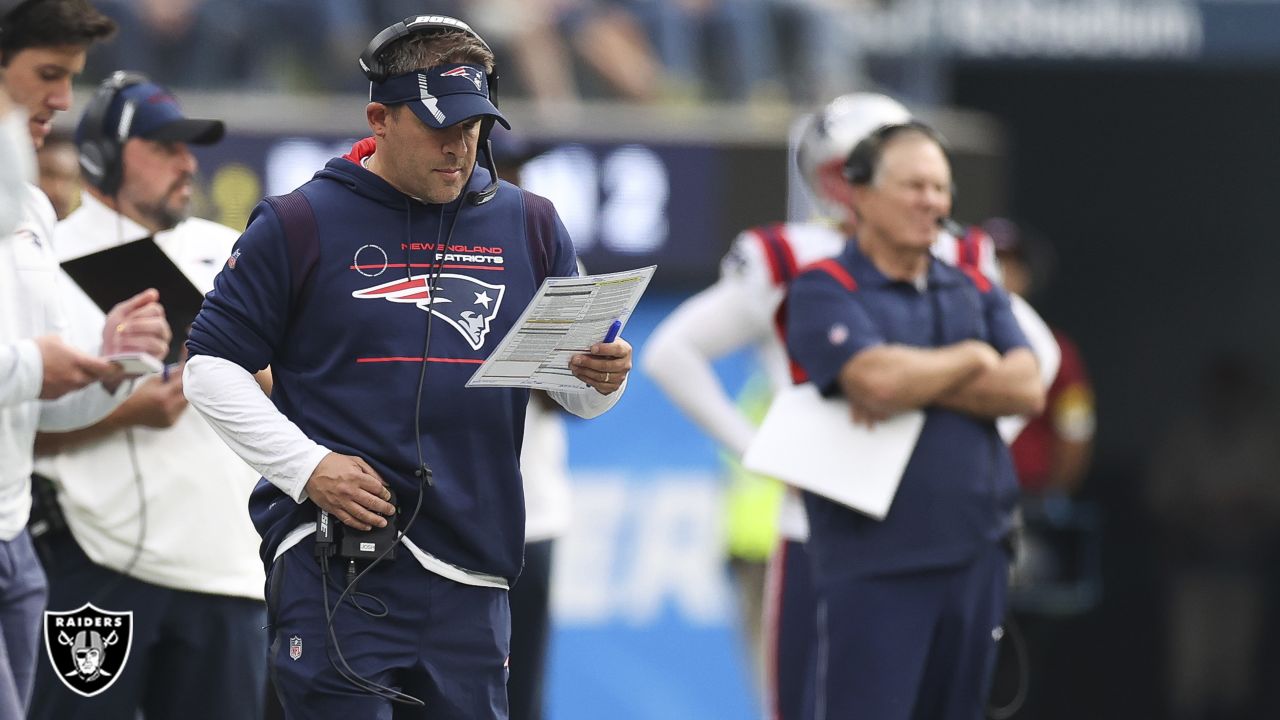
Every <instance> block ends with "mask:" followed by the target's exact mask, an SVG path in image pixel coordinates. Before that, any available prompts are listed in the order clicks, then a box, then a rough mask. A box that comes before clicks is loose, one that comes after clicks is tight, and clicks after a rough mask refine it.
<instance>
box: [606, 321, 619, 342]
mask: <svg viewBox="0 0 1280 720" xmlns="http://www.w3.org/2000/svg"><path fill="white" fill-rule="evenodd" d="M621 329H622V321H621V320H614V321H613V323H612V324H611V325H609V332H606V333H605V334H604V341H605V342H607V343H611V342H613V341H614V340H617V339H618V331H619V330H621Z"/></svg>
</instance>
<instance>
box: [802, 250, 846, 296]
mask: <svg viewBox="0 0 1280 720" xmlns="http://www.w3.org/2000/svg"><path fill="white" fill-rule="evenodd" d="M806 269H807V270H821V271H822V272H824V273H826V274H828V275H830V276H831V277H832V278H835V281H836V282H838V283H840V284H841V285H842V286H843V287H844V289H845V290H848V291H849V292H853V291H854V290H857V289H858V283H857V282H855V281H854V279H853V276H852V275H850V274H849V271H848V270H845V269H844V266H843V265H841V264H840V263H838V262H836V261H835V260H832V259H831V258H827V259H826V260H819V261H817V262H815V263H813V264H812V265H810V266H809V267H808V268H806Z"/></svg>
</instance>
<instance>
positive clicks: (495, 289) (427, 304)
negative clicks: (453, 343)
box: [351, 273, 507, 350]
mask: <svg viewBox="0 0 1280 720" xmlns="http://www.w3.org/2000/svg"><path fill="white" fill-rule="evenodd" d="M506 289H507V286H506V285H490V284H489V283H486V282H480V281H479V280H476V279H475V278H473V277H468V276H466V275H454V274H452V273H445V274H443V275H440V276H439V277H438V278H436V282H435V286H434V287H431V288H428V287H427V276H426V275H414V276H413V277H411V278H407V279H405V278H402V279H400V280H392V281H391V282H386V283H382V284H381V285H374V286H373V287H371V288H365V289H364V290H356V291H355V292H353V293H351V297H354V298H360V299H362V300H373V299H377V298H382V299H384V300H389V301H391V302H396V303H413V304H415V305H417V306H418V307H419V308H422V309H423V310H425V311H427V312H429V313H431V314H432V315H434V316H436V317H438V318H440V319H441V320H444V321H445V322H447V323H449V324H450V325H451V326H453V329H455V330H457V331H458V332H460V333H462V336H463V337H464V338H466V339H467V343H468V344H469V345H471V349H472V350H479V349H480V348H481V347H482V346H483V345H484V339H485V337H486V336H487V335H488V334H489V323H490V322H492V321H493V318H494V317H496V316H497V314H498V308H500V307H502V295H503V293H505V292H506Z"/></svg>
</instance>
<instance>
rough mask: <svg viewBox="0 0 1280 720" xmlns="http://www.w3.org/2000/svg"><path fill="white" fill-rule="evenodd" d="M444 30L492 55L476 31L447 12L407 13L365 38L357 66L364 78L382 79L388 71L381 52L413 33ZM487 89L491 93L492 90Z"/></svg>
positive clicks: (494, 77)
mask: <svg viewBox="0 0 1280 720" xmlns="http://www.w3.org/2000/svg"><path fill="white" fill-rule="evenodd" d="M445 30H458V31H461V32H463V33H466V34H467V35H470V36H471V37H472V38H474V39H475V40H476V41H477V42H479V43H480V44H481V45H483V46H484V49H485V50H488V51H489V54H490V55H492V54H493V48H491V47H489V43H487V42H485V40H484V38H482V37H480V33H477V32H476V31H475V30H473V29H472V28H471V26H470V25H468V24H466V23H464V22H462V21H461V20H459V19H457V18H454V17H450V16H448V15H411V16H409V17H407V18H405V19H404V20H401V21H400V22H397V23H393V24H391V25H388V26H387V27H385V28H383V29H382V30H381V31H380V32H379V33H378V34H377V35H374V36H373V39H372V40H370V41H369V45H368V47H366V48H365V49H364V52H362V53H360V69H361V70H363V71H364V74H365V77H367V78H369V79H370V80H371V81H373V82H381V81H383V80H386V79H387V76H388V75H389V74H390V73H389V70H388V68H387V66H386V65H385V64H384V63H383V62H382V54H383V53H384V52H386V50H387V48H389V47H390V46H391V45H392V44H393V43H395V42H396V41H397V40H399V39H401V38H404V37H408V36H409V35H412V34H413V33H418V32H430V31H445ZM489 75H490V83H489V85H490V88H492V87H493V82H492V81H493V80H496V75H495V74H494V73H492V72H490V73H489ZM490 92H491V93H492V90H490Z"/></svg>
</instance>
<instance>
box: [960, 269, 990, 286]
mask: <svg viewBox="0 0 1280 720" xmlns="http://www.w3.org/2000/svg"><path fill="white" fill-rule="evenodd" d="M960 269H961V270H963V271H964V274H965V275H968V276H969V279H970V280H972V281H973V284H974V285H977V286H978V292H982V293H985V292H990V291H991V281H990V280H988V279H987V276H986V275H983V274H982V273H981V272H979V271H978V269H977V268H972V267H969V266H968V265H961V266H960Z"/></svg>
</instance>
